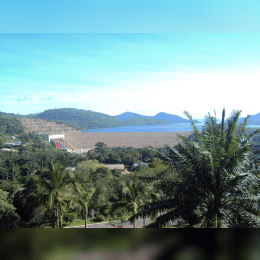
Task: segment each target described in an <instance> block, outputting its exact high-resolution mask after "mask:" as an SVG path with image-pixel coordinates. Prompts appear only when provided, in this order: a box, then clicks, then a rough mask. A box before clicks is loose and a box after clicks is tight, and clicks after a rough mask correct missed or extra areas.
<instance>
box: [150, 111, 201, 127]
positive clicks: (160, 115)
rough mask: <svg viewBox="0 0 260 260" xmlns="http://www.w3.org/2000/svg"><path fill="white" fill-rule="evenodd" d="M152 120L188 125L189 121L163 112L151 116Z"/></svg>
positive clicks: (195, 121)
mask: <svg viewBox="0 0 260 260" xmlns="http://www.w3.org/2000/svg"><path fill="white" fill-rule="evenodd" d="M153 118H154V119H160V120H165V121H168V122H170V123H190V120H189V119H184V118H182V117H180V116H177V115H171V114H167V113H164V112H161V113H158V114H157V115H155V116H153ZM193 121H194V123H196V124H197V123H199V122H198V121H197V120H193Z"/></svg>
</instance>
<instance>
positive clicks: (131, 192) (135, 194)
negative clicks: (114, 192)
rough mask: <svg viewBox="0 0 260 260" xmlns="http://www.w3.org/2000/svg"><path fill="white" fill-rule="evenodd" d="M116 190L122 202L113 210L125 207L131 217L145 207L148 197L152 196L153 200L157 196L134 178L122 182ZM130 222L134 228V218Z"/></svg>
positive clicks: (150, 188)
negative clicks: (129, 211)
mask: <svg viewBox="0 0 260 260" xmlns="http://www.w3.org/2000/svg"><path fill="white" fill-rule="evenodd" d="M118 189H119V194H120V196H121V198H122V200H121V201H119V202H117V204H116V205H115V206H114V207H113V209H115V208H117V207H122V206H126V207H127V208H129V209H130V210H131V211H132V213H133V215H135V214H136V213H137V210H138V209H141V208H142V207H145V205H146V204H147V203H148V202H149V201H150V198H151V197H150V196H153V197H152V198H153V199H155V198H157V197H158V194H156V193H154V192H153V189H152V187H147V186H146V185H145V183H144V182H141V181H140V180H138V178H137V177H136V176H133V177H131V178H130V179H126V180H125V181H122V182H121V183H120V185H119V187H118ZM132 222H133V223H134V228H135V227H136V223H135V218H134V219H133V221H132Z"/></svg>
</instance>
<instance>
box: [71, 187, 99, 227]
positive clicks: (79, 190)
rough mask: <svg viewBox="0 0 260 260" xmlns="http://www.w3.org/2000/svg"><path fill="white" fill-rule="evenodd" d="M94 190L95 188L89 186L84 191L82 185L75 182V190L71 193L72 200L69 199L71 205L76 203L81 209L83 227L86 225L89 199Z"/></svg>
mask: <svg viewBox="0 0 260 260" xmlns="http://www.w3.org/2000/svg"><path fill="white" fill-rule="evenodd" d="M94 192H95V188H90V189H89V190H88V191H85V190H84V188H83V187H82V186H79V185H78V184H76V189H75V192H74V193H73V194H74V196H73V198H72V200H71V201H70V206H72V205H78V206H80V207H81V208H82V210H83V215H84V219H85V228H87V227H88V225H87V222H88V205H89V202H90V200H91V197H92V195H93V194H94Z"/></svg>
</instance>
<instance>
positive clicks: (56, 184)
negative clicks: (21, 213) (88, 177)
mask: <svg viewBox="0 0 260 260" xmlns="http://www.w3.org/2000/svg"><path fill="white" fill-rule="evenodd" d="M75 185H76V180H75V179H74V176H73V174H72V173H71V172H69V171H67V170H65V167H64V166H62V165H61V164H60V163H57V164H55V165H54V164H53V163H51V166H50V167H49V171H46V172H44V173H43V174H41V175H40V181H39V189H40V193H39V195H38V198H39V201H40V203H41V204H42V205H47V204H49V205H50V207H52V206H54V208H55V219H56V227H57V228H58V227H61V219H62V215H63V213H64V212H65V210H66V208H67V207H68V205H69V203H70V201H71V199H72V197H73V195H72V192H73V186H75Z"/></svg>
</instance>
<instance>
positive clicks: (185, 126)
mask: <svg viewBox="0 0 260 260" xmlns="http://www.w3.org/2000/svg"><path fill="white" fill-rule="evenodd" d="M196 125H197V128H198V130H199V131H200V130H201V129H202V126H203V123H200V124H196ZM191 131H192V128H191V126H190V123H175V124H166V125H135V126H120V127H114V128H102V129H101V128H99V129H90V130H83V131H81V132H82V133H118V132H191Z"/></svg>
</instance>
